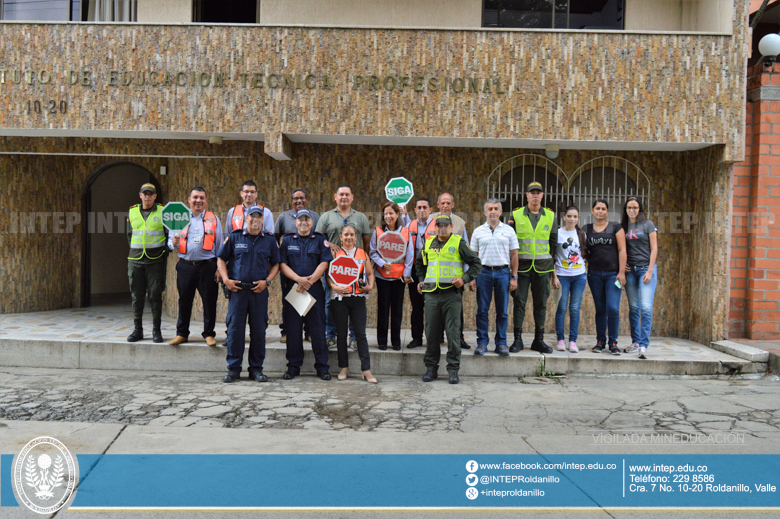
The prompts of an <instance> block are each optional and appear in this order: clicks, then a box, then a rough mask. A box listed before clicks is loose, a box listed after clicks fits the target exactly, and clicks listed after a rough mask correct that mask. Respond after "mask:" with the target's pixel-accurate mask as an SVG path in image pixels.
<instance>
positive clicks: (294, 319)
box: [279, 209, 333, 380]
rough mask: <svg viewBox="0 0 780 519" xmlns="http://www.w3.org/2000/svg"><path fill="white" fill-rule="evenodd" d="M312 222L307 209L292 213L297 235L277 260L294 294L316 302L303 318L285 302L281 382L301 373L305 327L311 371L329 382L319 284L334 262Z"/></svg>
mask: <svg viewBox="0 0 780 519" xmlns="http://www.w3.org/2000/svg"><path fill="white" fill-rule="evenodd" d="M313 224H314V220H313V219H312V213H311V212H310V211H309V210H308V209H300V210H299V211H298V212H297V213H295V228H296V229H297V230H298V232H297V233H296V234H288V235H287V236H285V238H284V240H283V241H282V245H281V250H280V251H279V252H280V256H281V270H282V274H284V275H285V277H287V279H288V280H290V282H292V283H297V284H298V287H297V291H298V292H301V293H304V292H308V293H309V295H310V296H312V297H313V298H314V299H316V300H317V302H316V303H315V304H314V306H313V307H311V309H310V310H309V312H308V313H307V314H306V315H305V316H303V317H302V316H301V315H300V314H299V313H298V312H297V310H295V309H294V308H293V307H292V305H291V304H290V303H288V302H287V301H286V300H285V301H284V303H283V305H284V306H283V310H282V312H283V318H284V322H285V324H286V327H287V372H286V373H285V374H284V376H283V377H282V378H284V379H285V380H291V379H293V378H295V377H297V376H298V375H300V373H301V366H302V365H303V339H302V337H301V332H302V329H303V323H304V322H305V323H306V326H307V330H308V332H309V335H311V348H312V350H313V351H314V369H315V370H317V375H318V376H319V377H320V378H321V379H322V380H330V373H328V369H329V367H328V348H327V346H326V345H325V289H324V288H323V286H322V283H321V282H320V280H321V279H322V276H323V275H324V274H325V272H326V270H327V269H328V264H329V263H330V261H331V260H332V259H333V255H332V254H331V251H330V246H329V245H328V241H327V239H326V238H325V235H324V234H322V233H318V232H313V231H312V226H313Z"/></svg>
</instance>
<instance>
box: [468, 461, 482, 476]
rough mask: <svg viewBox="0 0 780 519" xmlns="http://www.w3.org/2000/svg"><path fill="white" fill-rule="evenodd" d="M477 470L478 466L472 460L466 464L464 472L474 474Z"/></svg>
mask: <svg viewBox="0 0 780 519" xmlns="http://www.w3.org/2000/svg"><path fill="white" fill-rule="evenodd" d="M478 468H479V465H477V462H476V461H474V460H471V461H469V462H468V463H466V470H468V471H469V472H471V473H472V474H473V473H474V472H476V471H477V469H478Z"/></svg>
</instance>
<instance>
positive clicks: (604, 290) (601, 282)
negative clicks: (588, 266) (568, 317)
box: [588, 270, 623, 346]
mask: <svg viewBox="0 0 780 519" xmlns="http://www.w3.org/2000/svg"><path fill="white" fill-rule="evenodd" d="M616 279H617V272H599V271H591V270H589V271H588V286H590V293H591V294H592V295H593V306H595V307H596V340H597V341H601V343H602V344H604V345H605V346H606V345H607V344H608V345H609V346H612V345H613V344H614V345H617V340H618V328H619V327H620V296H621V294H622V293H623V290H622V289H620V288H618V287H616V286H615V280H616ZM607 326H609V343H607Z"/></svg>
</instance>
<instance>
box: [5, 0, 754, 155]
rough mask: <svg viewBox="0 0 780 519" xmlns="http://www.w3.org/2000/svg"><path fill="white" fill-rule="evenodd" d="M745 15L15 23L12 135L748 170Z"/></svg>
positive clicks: (10, 35)
mask: <svg viewBox="0 0 780 519" xmlns="http://www.w3.org/2000/svg"><path fill="white" fill-rule="evenodd" d="M734 6H735V9H734V18H733V31H732V34H731V35H707V34H639V33H631V32H620V31H615V32H596V31H538V30H537V31H534V30H506V31H495V30H473V31H472V30H426V29H371V28H309V27H270V26H256V27H247V26H239V27H231V26H201V25H142V24H130V25H123V24H95V23H89V24H78V23H70V24H31V23H3V24H0V65H2V66H1V67H0V91H2V92H3V94H4V109H3V110H2V111H0V128H6V129H13V130H14V131H19V132H21V131H32V130H37V133H36V134H44V135H45V134H49V135H71V136H73V135H78V136H98V135H100V136H106V135H111V134H113V135H115V136H122V137H132V135H131V134H132V133H135V132H139V133H140V132H163V133H161V134H160V137H165V132H178V133H181V134H183V135H188V136H190V137H195V135H193V134H200V135H202V136H207V135H209V134H215V133H218V134H224V135H226V136H228V137H229V136H230V135H234V136H235V137H236V138H239V139H250V140H261V139H262V136H263V135H272V134H278V133H282V134H288V135H290V136H293V137H295V136H301V140H305V137H306V136H353V137H383V138H399V137H401V138H402V137H406V138H408V137H427V138H442V139H457V138H464V139H465V138H469V139H495V140H501V139H525V140H539V141H540V143H539V147H543V145H544V141H551V140H554V141H571V143H572V144H574V145H573V146H571V147H572V148H575V149H576V148H577V146H576V142H577V141H588V142H596V141H615V142H621V143H630V142H634V143H677V144H706V145H715V144H724V145H726V152H725V156H724V159H725V160H727V161H732V160H735V161H736V160H741V159H742V157H743V154H744V91H745V74H744V63H745V56H746V36H747V24H746V22H747V19H746V0H735V2H734ZM31 49H34V50H33V51H31ZM36 102H39V104H36ZM52 102H53V104H52V105H50V103H52ZM62 103H66V104H64V105H63V104H62ZM57 132H59V133H57ZM139 133H136V135H138V134H139ZM20 134H21V133H20ZM292 140H293V141H295V138H292ZM342 142H343V141H342ZM640 149H641V148H640Z"/></svg>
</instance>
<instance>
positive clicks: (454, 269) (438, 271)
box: [422, 233, 463, 292]
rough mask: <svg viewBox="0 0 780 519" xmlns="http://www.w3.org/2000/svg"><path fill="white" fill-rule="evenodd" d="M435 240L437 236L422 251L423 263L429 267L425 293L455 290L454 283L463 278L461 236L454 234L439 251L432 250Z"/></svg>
mask: <svg viewBox="0 0 780 519" xmlns="http://www.w3.org/2000/svg"><path fill="white" fill-rule="evenodd" d="M435 239H436V237H435V236H434V237H431V238H428V240H427V241H426V242H425V247H424V248H423V251H422V254H423V263H424V264H425V265H426V266H427V269H426V271H425V280H424V281H423V289H422V291H423V292H433V291H434V290H436V289H437V288H440V289H442V290H446V289H448V288H453V286H454V285H453V284H452V281H453V280H454V279H455V278H462V277H463V259H462V258H461V257H460V252H458V249H459V248H460V240H461V236H460V235H459V234H454V233H453V234H452V235H451V236H450V239H449V240H447V243H445V244H444V245H443V246H442V248H441V249H439V250H436V249H432V248H431V243H432V242H433V240H435Z"/></svg>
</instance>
